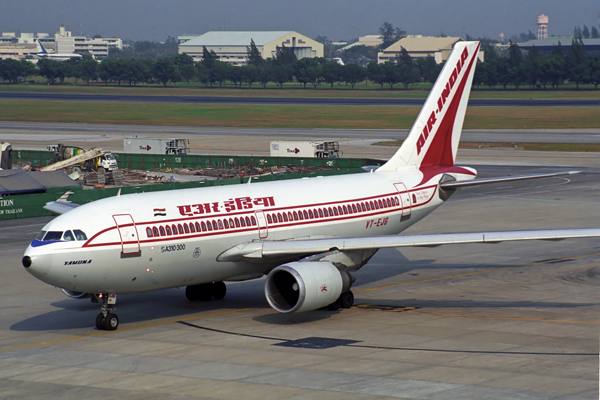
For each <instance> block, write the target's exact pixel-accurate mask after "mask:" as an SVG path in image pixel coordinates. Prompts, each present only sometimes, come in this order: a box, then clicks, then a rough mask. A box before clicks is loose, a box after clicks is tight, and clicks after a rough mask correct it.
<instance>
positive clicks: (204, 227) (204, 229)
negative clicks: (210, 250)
mask: <svg viewBox="0 0 600 400" xmlns="http://www.w3.org/2000/svg"><path fill="white" fill-rule="evenodd" d="M196 223H197V222H196ZM205 231H206V224H205V223H204V221H202V232H205Z"/></svg>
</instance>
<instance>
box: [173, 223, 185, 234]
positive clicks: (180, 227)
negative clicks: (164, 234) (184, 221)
mask: <svg viewBox="0 0 600 400" xmlns="http://www.w3.org/2000/svg"><path fill="white" fill-rule="evenodd" d="M177 228H178V229H179V233H180V234H182V235H183V226H181V224H179V225H177ZM173 230H175V229H173Z"/></svg>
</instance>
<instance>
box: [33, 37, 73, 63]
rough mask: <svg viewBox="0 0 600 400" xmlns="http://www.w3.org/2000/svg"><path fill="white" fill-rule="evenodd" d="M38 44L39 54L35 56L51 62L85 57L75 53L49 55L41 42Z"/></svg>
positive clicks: (37, 42)
mask: <svg viewBox="0 0 600 400" xmlns="http://www.w3.org/2000/svg"><path fill="white" fill-rule="evenodd" d="M35 43H36V44H37V50H38V52H37V53H36V54H35V55H36V56H37V57H39V58H47V59H49V60H54V61H68V60H70V59H71V58H81V57H83V56H82V55H81V54H75V53H48V52H47V51H46V49H45V48H44V45H42V43H41V42H40V41H39V40H36V42H35Z"/></svg>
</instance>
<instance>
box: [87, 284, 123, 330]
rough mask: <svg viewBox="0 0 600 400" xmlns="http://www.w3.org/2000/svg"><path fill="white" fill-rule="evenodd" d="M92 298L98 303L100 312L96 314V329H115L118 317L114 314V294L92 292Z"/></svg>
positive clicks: (115, 297) (115, 300) (115, 296)
mask: <svg viewBox="0 0 600 400" xmlns="http://www.w3.org/2000/svg"><path fill="white" fill-rule="evenodd" d="M92 299H94V300H95V301H97V302H98V303H100V308H101V310H102V311H101V312H100V314H98V315H97V316H96V329H98V330H99V331H115V330H117V328H118V327H119V317H118V316H117V314H115V313H114V312H112V311H114V309H115V303H116V302H117V295H116V294H109V293H100V294H93V295H92Z"/></svg>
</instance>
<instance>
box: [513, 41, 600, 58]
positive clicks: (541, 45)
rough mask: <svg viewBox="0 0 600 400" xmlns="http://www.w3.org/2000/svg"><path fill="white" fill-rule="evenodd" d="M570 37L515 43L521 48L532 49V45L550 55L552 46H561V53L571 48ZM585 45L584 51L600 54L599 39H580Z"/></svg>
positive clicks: (565, 52)
mask: <svg viewBox="0 0 600 400" xmlns="http://www.w3.org/2000/svg"><path fill="white" fill-rule="evenodd" d="M571 41H572V38H562V39H558V38H556V39H545V40H530V41H528V42H525V43H517V45H518V46H519V47H520V48H521V50H532V49H533V48H534V47H535V48H536V50H537V51H539V52H540V53H542V54H546V55H551V54H552V49H553V48H554V46H558V44H559V43H560V46H561V47H562V50H563V54H567V53H568V52H569V49H570V48H571ZM581 42H582V43H583V45H584V46H585V51H586V53H588V54H591V55H600V39H581Z"/></svg>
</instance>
